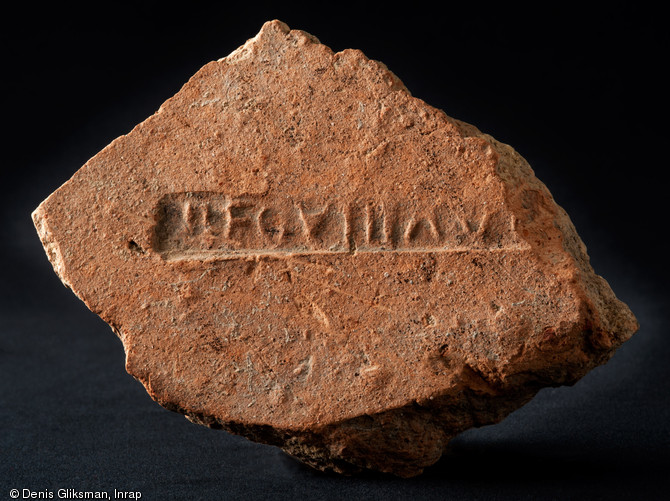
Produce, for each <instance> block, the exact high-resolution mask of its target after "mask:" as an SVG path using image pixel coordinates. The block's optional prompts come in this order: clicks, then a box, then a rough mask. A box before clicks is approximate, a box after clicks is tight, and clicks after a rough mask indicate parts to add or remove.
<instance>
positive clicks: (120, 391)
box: [0, 2, 670, 499]
mask: <svg viewBox="0 0 670 501" xmlns="http://www.w3.org/2000/svg"><path fill="white" fill-rule="evenodd" d="M90 5H91V6H93V5H95V8H93V7H90V8H88V9H87V8H81V9H77V10H75V9H67V8H66V7H64V6H62V5H60V4H56V3H54V4H53V5H52V6H50V7H39V8H38V7H37V6H36V5H28V6H24V7H21V8H18V10H15V11H14V13H13V14H9V13H8V12H5V13H3V19H2V24H3V27H2V28H3V29H2V34H1V35H0V36H1V37H2V38H1V39H2V55H3V59H2V93H1V96H2V100H3V103H2V105H3V108H2V117H3V122H4V127H3V130H4V136H3V146H2V157H1V160H0V162H1V165H2V169H1V172H2V178H1V181H0V183H1V184H0V186H1V188H2V193H1V195H2V197H1V198H0V204H1V207H2V213H1V216H0V217H1V219H0V223H1V226H0V228H1V234H2V242H1V244H0V258H1V261H0V263H1V267H0V270H1V271H0V371H1V372H0V499H5V498H9V491H10V489H12V488H17V489H23V488H28V489H32V490H34V491H40V490H41V491H44V490H51V491H53V492H56V491H57V489H61V488H63V489H65V488H73V489H76V490H107V491H113V489H115V488H116V489H118V490H134V491H141V492H142V495H143V498H144V499H172V498H175V499H248V498H273V499H293V498H295V497H306V498H310V499H340V498H356V499H359V498H361V499H406V498H418V499H500V498H515V499H538V498H539V499H582V498H583V499H619V498H624V499H660V498H663V497H664V495H667V493H666V483H667V479H668V475H667V470H666V469H665V467H664V466H665V462H667V460H668V459H670V406H669V404H670V391H669V390H670V370H669V369H668V361H669V360H670V339H669V336H668V332H667V329H668V328H667V324H668V320H669V319H670V318H669V317H670V315H669V314H668V311H667V310H668V306H669V302H668V299H669V297H670V295H669V294H668V293H667V292H666V287H665V286H666V283H667V281H668V278H669V273H668V270H667V265H666V263H665V259H666V254H667V244H666V240H667V236H666V235H667V232H668V229H667V215H666V214H667V211H666V209H665V203H666V197H665V193H666V192H667V187H668V183H667V180H666V179H667V177H666V175H665V171H666V170H667V169H668V153H667V151H668V146H667V139H666V138H667V135H666V131H665V129H666V128H665V120H666V119H667V117H668V109H667V102H666V97H665V95H666V92H667V77H666V76H665V67H666V66H667V64H668V56H667V54H668V39H667V34H666V27H665V26H664V24H663V23H664V22H663V16H662V15H661V14H660V12H655V11H654V10H650V9H649V8H646V7H645V6H643V5H641V4H640V3H635V4H626V3H616V2H615V3H610V4H609V5H608V6H607V7H606V8H603V9H601V10H598V9H590V10H588V9H586V8H585V6H584V5H576V6H568V5H567V4H565V3H563V2H561V3H555V4H553V3H544V2H538V3H537V7H535V8H530V9H523V10H522V9H520V8H511V7H510V6H509V5H506V4H503V3H500V4H494V5H495V6H487V5H485V4H481V3H477V4H473V5H472V6H464V5H462V4H450V3H449V2H443V3H441V4H440V8H439V9H438V8H437V7H436V6H433V5H427V4H421V3H418V2H415V3H410V4H407V5H403V6H402V7H401V6H397V7H392V6H391V5H389V4H375V5H373V4H367V3H365V2H358V3H355V4H352V5H345V4H344V3H337V4H326V3H322V4H319V3H311V4H305V5H302V6H300V7H297V6H293V7H287V6H280V5H277V6H273V5H272V3H271V2H247V4H241V5H240V4H236V5H234V6H233V5H226V4H225V3H222V2H217V3H210V4H200V3H188V2H185V3H183V4H170V5H168V4H167V3H142V4H136V5H126V6H122V5H121V4H118V5H112V4H110V5H108V6H107V7H101V6H100V5H98V4H96V3H90ZM274 18H278V19H281V20H283V21H285V22H286V23H287V24H288V25H289V26H290V27H291V28H298V29H303V30H305V31H308V32H310V33H312V34H314V35H315V36H317V37H318V38H319V39H320V40H321V41H322V42H323V43H325V44H327V45H329V46H330V47H331V48H333V49H334V50H336V51H337V50H342V49H345V48H349V47H352V48H359V49H362V50H363V51H364V52H365V53H366V55H368V56H369V57H371V58H373V59H378V60H381V61H383V62H385V63H386V64H387V65H388V67H389V68H390V69H391V70H392V71H394V72H395V73H396V74H397V75H398V76H399V77H400V78H401V79H402V80H403V82H404V83H405V84H406V86H407V87H408V88H409V89H410V90H411V91H412V93H413V95H415V96H417V97H420V98H422V99H424V100H425V101H427V102H428V103H430V104H432V105H434V106H436V107H438V108H442V109H444V110H445V111H446V112H447V114H449V115H451V116H453V117H455V118H459V119H461V120H464V121H467V122H470V123H473V124H475V125H477V126H478V127H479V128H480V129H481V130H483V131H485V132H488V133H490V134H492V135H493V136H494V137H496V138H497V139H499V140H501V141H503V142H506V143H509V144H511V145H513V146H514V147H515V148H516V149H517V150H518V151H519V152H520V153H521V154H522V155H523V156H525V157H526V159H527V160H528V161H529V162H530V163H531V165H532V166H533V168H534V169H535V172H536V174H537V176H538V177H539V178H540V179H541V180H542V181H544V182H545V183H546V184H547V185H548V187H549V189H550V190H551V191H552V194H553V195H554V198H555V199H556V201H557V202H558V203H559V204H560V205H562V206H563V207H564V208H565V209H566V210H567V211H568V213H569V214H570V215H571V218H572V220H573V221H574V223H575V225H576V227H577V229H578V231H579V233H580V235H581V236H582V238H583V240H584V241H585V243H586V244H587V246H588V248H589V254H590V256H591V259H592V264H593V266H594V268H595V269H596V271H597V272H598V273H599V274H601V275H603V276H604V277H605V278H606V279H607V280H608V281H609V282H610V284H611V286H612V288H613V290H614V291H615V292H616V293H617V295H618V297H619V298H621V299H622V300H624V301H625V302H627V303H628V304H629V305H630V307H631V308H632V310H633V312H634V313H635V314H636V315H637V317H638V319H639V321H640V324H641V329H640V331H639V332H638V334H636V335H635V336H634V337H633V339H632V340H630V341H629V342H628V343H626V344H625V345H624V346H623V347H622V348H621V349H620V350H619V351H618V352H617V354H616V355H615V356H614V358H613V359H612V360H611V361H610V362H609V363H608V364H606V365H605V366H603V367H600V368H598V369H596V370H594V371H592V372H591V373H590V374H589V375H587V376H586V377H585V378H584V379H582V380H581V381H580V382H579V383H577V384H576V385H575V386H573V387H571V388H558V389H547V390H543V391H542V392H540V394H539V395H538V396H537V397H536V398H535V399H534V400H533V401H532V402H531V403H530V404H528V405H527V406H525V407H524V408H522V409H520V410H519V411H517V412H515V413H513V414H512V415H510V416H509V417H508V418H507V419H506V420H505V421H503V422H502V423H500V424H499V425H496V426H491V427H485V428H482V429H478V430H471V431H469V432H466V433H465V434H463V435H461V436H460V437H458V438H457V439H455V440H454V441H453V450H452V451H451V453H450V454H449V455H447V456H445V457H444V458H443V459H442V460H441V461H440V462H439V463H437V464H436V465H435V466H433V467H431V468H429V469H428V470H427V471H426V473H425V474H424V475H422V476H420V477H418V478H415V479H411V480H401V479H397V478H393V477H388V476H385V475H367V476H363V477H357V478H346V477H339V476H335V475H326V474H321V473H318V472H314V471H312V470H310V469H309V468H307V467H304V466H302V465H301V464H299V463H297V462H295V461H293V460H292V459H290V458H289V457H287V456H285V455H284V454H283V453H282V452H280V451H279V450H278V449H275V448H272V447H267V446H261V445H257V444H253V443H251V442H249V441H247V440H245V439H242V438H239V437H234V436H231V435H227V434H225V433H223V432H215V431H211V430H208V429H206V428H203V427H199V426H196V425H193V424H191V423H189V422H187V421H186V420H185V419H184V418H183V417H181V416H179V415H177V414H173V413H170V412H168V411H166V410H163V409H162V408H161V407H159V406H158V405H157V404H155V403H153V402H152V401H151V399H150V398H149V397H148V396H147V394H146V393H145V391H144V389H143V388H142V386H141V385H140V384H139V383H137V382H135V381H134V380H133V379H132V378H131V377H130V376H128V375H127V374H126V373H125V371H124V368H123V366H124V354H123V348H122V346H121V343H120V342H119V341H118V340H117V339H116V337H115V336H114V334H113V333H112V332H111V330H110V329H109V328H108V327H107V326H106V324H104V323H103V322H102V321H101V320H100V319H98V318H97V317H96V316H95V315H93V314H92V313H90V312H89V311H88V310H87V309H86V307H85V306H84V305H83V303H81V302H80V301H79V300H78V299H77V298H76V297H75V296H74V295H73V294H72V293H71V292H70V291H68V290H66V289H65V288H64V287H63V286H62V285H61V284H60V282H59V281H58V279H57V277H56V276H55V274H54V273H53V271H52V269H51V266H50V265H49V263H48V261H47V259H46V257H45V255H44V252H43V251H42V249H41V245H40V243H39V240H38V238H37V235H36V233H35V231H34V228H33V227H32V222H31V220H30V212H31V211H32V210H33V209H34V208H35V207H36V206H37V205H38V204H39V202H40V201H41V200H42V199H44V198H45V197H46V196H47V195H48V194H49V193H50V192H51V191H53V190H54V189H56V188H57V187H58V186H59V185H60V184H61V183H63V182H64V181H66V180H67V179H68V178H69V177H70V176H71V175H72V174H73V173H74V172H75V170H76V169H78V168H79V167H80V166H81V165H83V164H84V162H85V161H86V160H88V158H90V157H91V156H93V155H94V154H95V153H97V152H98V151H99V150H100V149H102V148H103V147H104V146H105V145H106V144H108V143H109V142H110V141H111V140H113V139H114V138H115V137H117V136H119V135H121V134H125V133H127V132H128V131H130V130H131V129H132V127H133V126H134V125H136V124H137V123H139V122H140V121H142V120H144V119H145V118H146V117H148V116H149V115H151V114H152V113H153V112H155V111H156V110H157V109H158V107H159V106H160V104H161V103H162V102H163V101H164V100H165V99H167V98H168V97H170V96H172V95H173V94H174V93H175V92H177V91H178V90H179V88H180V87H181V85H182V84H183V83H184V82H186V80H187V79H188V78H189V77H190V76H191V75H192V74H193V73H195V71H197V70H198V69H199V68H200V67H201V66H202V65H203V64H205V63H206V62H208V61H210V60H213V59H218V58H220V57H223V56H225V55H226V54H228V53H230V52H231V51H232V50H234V49H235V48H237V47H238V46H239V45H241V44H242V43H244V42H245V41H246V39H248V38H251V37H252V36H254V35H255V34H256V33H257V32H258V30H259V29H260V27H261V25H262V23H263V22H264V21H266V20H270V19H274Z"/></svg>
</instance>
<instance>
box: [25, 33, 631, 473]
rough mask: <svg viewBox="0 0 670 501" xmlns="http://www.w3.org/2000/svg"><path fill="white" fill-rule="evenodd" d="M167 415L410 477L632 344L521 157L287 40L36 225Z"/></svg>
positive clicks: (181, 98)
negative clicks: (456, 440) (454, 442)
mask: <svg viewBox="0 0 670 501" xmlns="http://www.w3.org/2000/svg"><path fill="white" fill-rule="evenodd" d="M33 219H34V221H35V225H36V228H37V230H38V233H39V235H40V238H41V239H42V242H43V244H44V246H45V250H46V251H47V255H48V257H49V259H50V261H51V262H52V264H53V265H54V269H55V271H56V273H58V275H59V277H60V278H61V279H62V280H63V282H64V283H65V284H66V285H67V286H68V287H70V288H71V289H72V290H73V292H75V293H76V294H77V295H78V296H79V297H80V298H81V299H82V300H83V301H84V302H85V303H86V304H87V306H88V307H89V308H90V309H91V310H92V311H94V312H96V313H97V314H99V315H100V316H101V317H102V318H103V319H104V320H105V321H106V322H108V323H109V324H110V325H111V326H112V328H113V329H114V331H115V332H116V333H117V334H118V335H119V337H120V338H121V340H122V341H123V344H124V347H125V350H126V368H127V370H128V372H129V373H130V374H132V375H133V376H134V377H136V378H137V379H138V380H139V381H141V382H142V383H143V384H144V386H145V387H146V389H147V391H148V392H149V394H150V395H151V396H152V397H153V398H154V399H155V400H156V401H157V402H159V403H160V404H161V405H163V406H165V407H167V408H169V409H172V410H175V411H178V412H181V413H183V414H185V415H186V416H187V417H188V418H189V419H191V420H193V421H195V422H198V423H201V424H204V425H207V426H211V427H213V428H221V429H225V430H228V431H230V432H233V433H238V434H242V435H244V436H247V437H248V438H251V439H253V440H257V441H260V442H264V443H269V444H273V445H277V446H280V447H282V448H284V450H286V451H287V452H289V453H290V454H293V455H294V456H296V457H298V458H300V459H302V460H303V461H305V462H307V463H309V464H311V465H312V466H315V467H317V468H320V469H333V470H335V471H341V472H353V471H357V470H360V469H365V468H373V469H377V470H380V471H385V472H391V473H394V474H397V475H401V476H412V475H416V474H419V473H420V472H421V471H422V469H423V468H424V467H426V466H428V465H430V464H432V463H434V462H435V461H437V460H438V459H439V457H440V455H441V454H442V452H443V450H444V449H445V447H446V445H447V443H448V441H449V440H450V439H451V438H452V437H453V436H455V435H456V434H458V433H460V432H461V431H463V430H465V429H467V428H469V427H472V426H480V425H484V424H489V423H494V422H497V421H499V420H500V419H502V418H503V417H504V416H506V415H507V414H508V413H509V412H511V411H513V410H514V409H516V408H518V407H519V406H520V405H523V404H524V403H526V402H527V401H528V400H529V399H530V398H532V396H533V395H534V394H535V393H536V392H537V391H538V390H539V389H540V388H542V387H544V386H548V385H561V384H572V383H574V382H575V381H576V380H577V379H579V378H580V377H582V376H583V375H584V374H585V373H586V372H588V371H589V370H590V369H591V368H593V367H595V366H596V365H598V364H601V363H603V362H605V361H606V360H607V359H608V358H609V357H610V356H611V355H612V353H613V352H614V350H615V349H616V348H617V347H618V346H619V345H620V344H621V343H622V342H624V341H625V340H626V339H628V338H629V337H630V336H631V335H632V334H633V333H634V332H635V331H636V330H637V322H636V320H635V318H634V316H633V315H632V313H631V312H630V310H629V309H628V308H627V307H626V305H624V304H623V303H621V302H620V301H618V300H617V299H616V297H615V296H614V293H613V292H612V291H611V289H610V288H609V286H608V284H607V282H606V281H605V280H604V279H602V278H601V277H599V276H598V275H596V274H595V273H594V271H593V269H592V268H591V266H590V264H589V259H588V256H587V254H586V248H585V247H584V244H583V243H582V242H581V240H580V239H579V237H578V235H577V233H576V231H575V229H574V227H573V225H572V223H571V222H570V219H569V217H568V216H567V214H566V213H565V212H564V211H563V210H562V209H561V208H560V207H558V206H557V205H556V204H555V202H554V201H553V199H552V197H551V195H550V193H549V192H548V190H547V188H546V187H545V186H544V185H543V184H542V183H541V182H540V181H539V180H538V179H537V178H536V177H535V176H534V174H533V171H532V170H531V168H530V167H529V166H528V164H527V163H526V162H525V160H524V159H523V158H522V157H521V156H520V155H518V153H516V152H515V151H514V150H513V149H512V148H511V147H509V146H507V145H504V144H501V143H499V142H497V141H496V140H495V139H493V138H491V137H490V136H488V135H486V134H483V133H481V132H479V131H478V130H477V129H476V128H475V127H473V126H471V125H468V124H465V123H462V122H460V121H458V120H454V119H451V118H449V117H448V116H447V115H445V114H444V113H443V112H442V111H440V110H437V109H435V108H432V107H431V106H429V105H427V104H426V103H424V102H423V101H421V100H420V99H416V98H414V97H412V96H411V95H410V94H409V92H408V91H407V89H405V87H404V86H403V85H402V83H401V82H400V81H399V80H398V79H397V77H395V76H394V75H393V74H392V73H391V72H390V71H389V70H388V69H387V68H386V67H385V66H384V65H383V64H381V63H379V62H376V61H371V60H369V59H367V58H366V57H365V56H364V55H363V53H361V52H360V51H357V50H345V51H343V52H340V53H337V54H334V53H333V52H332V51H331V50H330V49H329V48H328V47H326V46H324V45H322V44H320V43H319V42H318V40H317V39H316V38H314V37H313V36H311V35H309V34H306V33H304V32H301V31H297V30H289V29H288V27H287V26H286V25H285V24H283V23H281V22H279V21H272V22H269V23H266V24H265V25H264V26H263V28H262V30H261V32H260V33H259V34H258V35H257V36H256V37H255V38H253V39H251V40H249V41H248V42H247V43H246V44H245V45H244V46H242V47H241V48H239V49H237V50H236V51H234V52H233V53H232V54H230V55H229V56H228V57H226V58H223V59H221V60H219V61H215V62H211V63H209V64H207V65H205V66H204V67H203V68H202V69H201V70H200V71H198V72H197V73H196V74H195V75H194V76H193V77H192V78H191V79H190V80H189V81H188V82H187V83H186V84H185V85H184V87H183V88H182V89H181V91H180V92H179V93H178V94H176V95H175V96H174V97H172V98H171V99H169V100H168V101H166V102H165V103H164V104H163V106H161V108H160V110H159V111H158V112H157V113H156V114H155V115H153V116H152V117H149V118H148V119H147V120H146V121H144V122H142V123H141V124H139V125H138V126H137V127H135V128H134V129H133V130H132V131H131V132H130V133H129V134H127V135H125V136H121V137H119V138H118V139H116V140H115V141H114V142H112V143H111V144H110V145H109V146H107V147H106V148H105V149H104V150H102V151H101V152H100V153H98V154H97V155H96V156H95V157H93V158H92V159H91V160H89V161H88V162H87V163H86V165H84V166H83V167H82V168H81V169H80V170H79V171H78V172H77V173H75V175H74V176H73V177H72V178H71V179H70V180H69V181H68V182H66V183H65V184H64V185H63V186H61V187H60V188H59V189H58V190H57V191H55V192H54V193H53V194H52V195H51V196H50V197H49V198H47V199H46V200H45V201H44V202H43V203H42V204H41V205H40V206H39V207H38V209H36V211H35V212H34V213H33Z"/></svg>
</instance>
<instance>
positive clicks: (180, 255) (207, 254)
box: [161, 245, 528, 261]
mask: <svg viewBox="0 0 670 501" xmlns="http://www.w3.org/2000/svg"><path fill="white" fill-rule="evenodd" d="M527 249H528V247H526V246H523V245H519V246H509V247H494V248H489V249H473V248H468V247H452V248H444V247H424V248H408V249H365V248H363V249H356V250H353V251H350V250H345V249H342V250H309V249H258V250H247V249H245V250H239V251H234V250H220V249H213V250H190V251H189V250H186V251H166V252H161V255H162V256H163V257H164V258H165V259H166V260H167V261H185V260H193V261H196V260H224V261H228V260H233V259H246V258H254V257H269V258H273V257H276V258H284V257H292V256H312V255H331V254H349V255H352V256H355V255H357V254H428V253H443V252H446V253H449V254H458V253H461V254H463V253H472V252H476V253H483V252H513V251H523V250H527Z"/></svg>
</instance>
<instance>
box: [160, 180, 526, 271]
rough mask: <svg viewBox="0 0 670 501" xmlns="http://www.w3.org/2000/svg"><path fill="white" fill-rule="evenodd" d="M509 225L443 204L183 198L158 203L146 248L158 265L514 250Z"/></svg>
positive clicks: (189, 195) (507, 221) (498, 216)
mask: <svg viewBox="0 0 670 501" xmlns="http://www.w3.org/2000/svg"><path fill="white" fill-rule="evenodd" d="M516 244H517V240H516V234H515V232H514V231H513V221H512V220H511V219H509V216H507V218H506V217H505V216H504V215H503V214H502V213H499V212H486V211H485V210H481V211H480V212H479V213H475V214H462V213H459V212H458V210H456V209H454V208H452V207H449V206H448V204H446V203H437V202H432V201H431V202H423V203H421V204H419V205H417V203H413V204H409V203H404V204H403V203H402V202H400V201H394V202H390V201H386V200H385V201H378V200H367V201H365V200H363V201H359V202H358V203H348V204H343V203H338V201H337V199H335V198H333V200H329V201H326V202H322V203H310V202H307V201H302V200H300V201H296V200H294V199H291V198H289V197H286V198H277V199H274V200H270V201H268V200H267V199H260V198H254V197H230V196H227V195H226V194H224V193H213V192H187V193H172V194H169V195H166V196H164V197H163V198H162V199H161V200H160V201H159V203H158V207H157V214H156V226H155V228H154V241H153V247H154V249H155V250H156V251H158V252H159V253H160V254H162V255H163V256H164V257H165V258H166V259H189V258H192V259H201V258H207V257H211V258H218V259H235V258H241V257H247V256H262V255H268V256H272V255H286V254H319V253H354V252H444V251H457V250H470V249H500V248H505V247H508V246H510V245H516Z"/></svg>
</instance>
